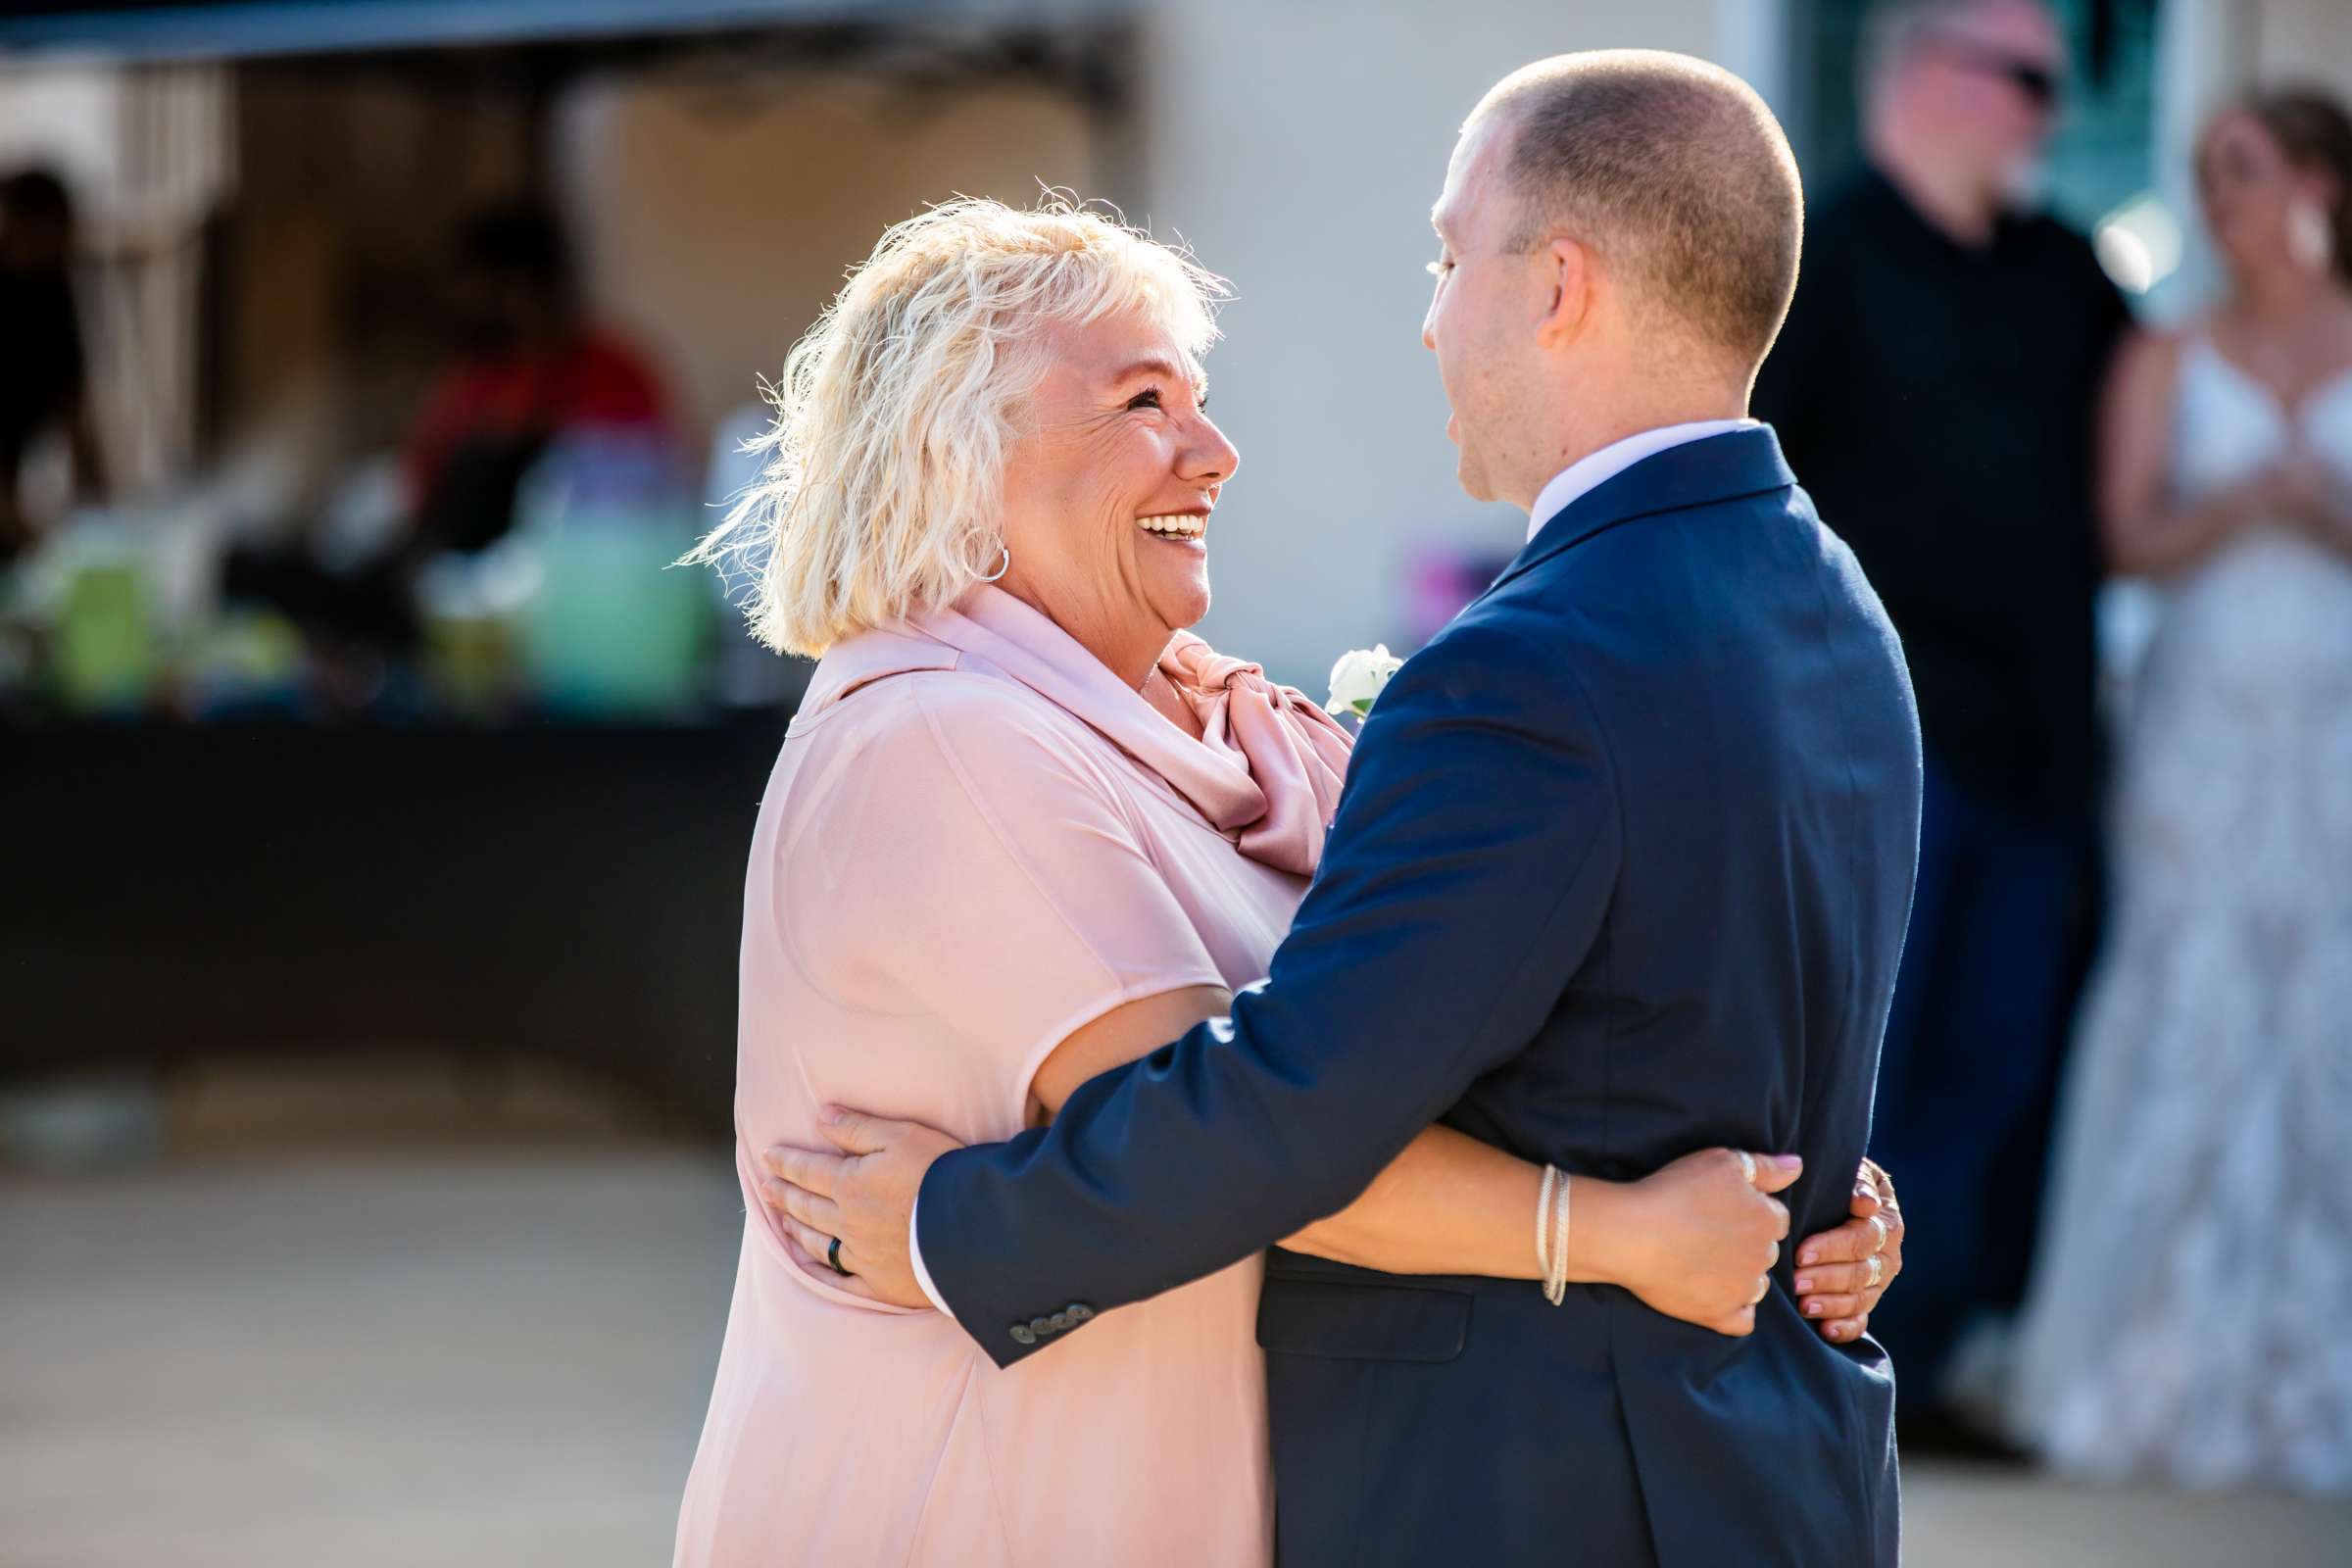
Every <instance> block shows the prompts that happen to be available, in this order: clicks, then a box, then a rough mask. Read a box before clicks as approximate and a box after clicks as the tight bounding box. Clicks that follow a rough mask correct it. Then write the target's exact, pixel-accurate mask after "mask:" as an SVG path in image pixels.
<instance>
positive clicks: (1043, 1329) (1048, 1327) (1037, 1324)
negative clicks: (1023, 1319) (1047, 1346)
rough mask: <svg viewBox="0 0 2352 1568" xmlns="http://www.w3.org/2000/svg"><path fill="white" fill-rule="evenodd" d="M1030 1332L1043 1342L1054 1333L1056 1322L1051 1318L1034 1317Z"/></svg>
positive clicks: (1030, 1321) (1031, 1321)
mask: <svg viewBox="0 0 2352 1568" xmlns="http://www.w3.org/2000/svg"><path fill="white" fill-rule="evenodd" d="M1029 1332H1030V1333H1032V1334H1034V1335H1036V1336H1037V1337H1038V1338H1039V1339H1041V1340H1042V1339H1044V1338H1045V1337H1046V1336H1047V1335H1049V1334H1051V1333H1053V1332H1054V1320H1053V1319H1052V1318H1050V1317H1033V1318H1031V1319H1030V1320H1029Z"/></svg>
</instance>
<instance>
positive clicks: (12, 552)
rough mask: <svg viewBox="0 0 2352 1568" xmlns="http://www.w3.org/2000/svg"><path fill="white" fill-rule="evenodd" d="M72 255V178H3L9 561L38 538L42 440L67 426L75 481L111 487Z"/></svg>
mask: <svg viewBox="0 0 2352 1568" xmlns="http://www.w3.org/2000/svg"><path fill="white" fill-rule="evenodd" d="M0 356H5V359H4V362H0V363H4V364H5V372H6V373H5V374H0V565H5V564H7V563H9V562H10V561H13V560H15V559H16V558H17V557H18V556H20V555H22V554H23V553H24V552H25V550H26V549H27V548H29V547H30V545H31V544H32V541H33V533H34V526H35V524H34V521H33V519H32V517H31V516H30V515H27V513H26V510H25V497H24V495H23V488H24V485H23V480H24V468H25V456H26V454H27V453H28V452H29V451H30V450H31V448H32V446H33V445H34V443H35V442H37V441H39V440H41V439H42V438H43V437H45V436H49V435H53V434H62V435H63V436H64V437H65V438H66V441H67V444H68V450H69V453H70V456H71V459H72V462H73V486H74V489H75V490H76V491H77V492H79V493H81V494H83V495H88V496H96V495H99V494H101V493H103V492H104V490H105V488H106V465H105V459H104V456H103V454H102V452H101V449H100V447H99V444H98V424H97V420H96V418H95V417H94V416H93V414H92V411H91V405H90V385H89V367H88V360H87V357H86V355H85V354H84V352H83V349H82V335H81V321H80V314H79V312H78V311H77V310H76V309H75V306H74V301H73V199H72V197H71V196H69V195H68V193H67V191H66V185H65V181H63V180H62V179H60V178H58V176H57V175H55V174H53V173H51V172H48V171H47V170H45V169H28V170H25V171H23V172H19V173H16V174H13V175H11V176H9V177H8V178H6V179H4V180H0Z"/></svg>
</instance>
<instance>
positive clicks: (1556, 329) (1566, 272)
mask: <svg viewBox="0 0 2352 1568" xmlns="http://www.w3.org/2000/svg"><path fill="white" fill-rule="evenodd" d="M1538 259H1539V261H1540V263H1541V266H1542V270H1543V278H1544V284H1545V286H1546V288H1547V290H1548V292H1547V294H1546V296H1545V305H1544V315H1543V317H1542V319H1540V320H1539V321H1538V322H1537V323H1536V341H1537V342H1538V343H1539V344H1541V345H1543V346H1544V348H1547V349H1551V348H1558V347H1559V346H1560V345H1561V344H1563V343H1566V342H1568V341H1569V340H1570V339H1572V338H1574V337H1575V336H1576V334H1577V333H1578V332H1579V331H1581V330H1583V328H1584V325H1585V321H1586V320H1587V319H1588V318H1589V317H1590V316H1591V315H1592V312H1593V281H1594V280H1593V253H1592V252H1591V251H1589V250H1587V249H1586V248H1585V247H1584V246H1583V245H1581V244H1579V243H1578V242H1577V241H1575V240H1572V239H1566V238H1556V237H1555V238H1553V239H1552V240H1550V241H1548V242H1547V243H1546V244H1545V245H1544V249H1543V250H1542V251H1540V252H1539V253H1538Z"/></svg>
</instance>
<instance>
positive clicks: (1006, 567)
mask: <svg viewBox="0 0 2352 1568" xmlns="http://www.w3.org/2000/svg"><path fill="white" fill-rule="evenodd" d="M997 548H998V549H999V550H1002V551H1004V552H1005V559H1004V560H1003V561H1000V562H998V563H997V569H996V570H994V571H992V572H990V573H989V574H988V575H987V576H985V577H983V578H981V579H980V580H981V581H982V582H995V581H996V580H997V579H998V578H1000V577H1002V576H1004V575H1005V573H1006V572H1008V571H1010V570H1011V569H1012V547H1011V546H1010V545H1007V544H999V545H998V546H997Z"/></svg>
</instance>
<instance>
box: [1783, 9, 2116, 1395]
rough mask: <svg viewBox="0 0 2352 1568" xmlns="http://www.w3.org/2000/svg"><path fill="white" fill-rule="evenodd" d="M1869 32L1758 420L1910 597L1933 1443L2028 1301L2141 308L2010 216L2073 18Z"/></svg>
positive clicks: (1920, 1252)
mask: <svg viewBox="0 0 2352 1568" xmlns="http://www.w3.org/2000/svg"><path fill="white" fill-rule="evenodd" d="M1872 20H1873V24H1874V31H1873V34H1872V36H1871V40H1870V48H1871V51H1872V53H1871V56H1870V59H1869V61H1868V64H1867V70H1868V73H1869V74H1868V102H1867V105H1866V110H1865V113H1866V115H1867V129H1866V134H1867V143H1866V145H1867V152H1868V158H1869V165H1870V167H1869V169H1868V170H1867V171H1866V172H1864V173H1863V175H1862V176H1861V177H1860V179H1859V180H1858V181H1856V183H1855V184H1854V185H1853V187H1852V188H1850V189H1848V190H1846V191H1844V192H1842V193H1840V194H1839V195H1838V196H1837V197H1836V198H1835V199H1834V200H1832V201H1830V202H1829V203H1828V204H1827V205H1826V206H1824V207H1823V208H1822V209H1821V210H1820V211H1819V212H1818V213H1817V215H1816V217H1815V219H1814V221H1813V223H1812V225H1811V230H1812V231H1811V233H1810V234H1809V235H1808V243H1807V245H1806V262H1805V269H1804V272H1803V275H1802V277H1801V278H1800V279H1799V281H1798V285H1797V291H1796V300H1795V304H1794V307H1793V308H1792V310H1791V312H1790V315H1789V324H1788V327H1787V329H1786V330H1784V331H1783V332H1782V334H1781V338H1780V345H1779V347H1778V348H1776V349H1775V350H1774V352H1773V354H1772V357H1771V358H1770V359H1769V360H1767V361H1766V362H1765V365H1764V368H1763V373H1762V376H1761V378H1760V380H1759V381H1758V383H1757V386H1756V390H1755V400H1754V409H1755V413H1756V417H1759V418H1762V419H1768V420H1770V421H1771V422H1772V423H1773V424H1774V425H1775V426H1776V427H1777V428H1778V429H1779V431H1780V434H1781V440H1782V443H1783V445H1784V446H1785V448H1786V449H1787V451H1788V454H1789V463H1790V465H1791V466H1793V467H1794V468H1795V470H1796V472H1797V475H1798V477H1799V479H1800V481H1801V482H1802V483H1803V484H1804V486H1805V488H1806V489H1807V490H1808V491H1810V492H1811V494H1812V495H1813V497H1814V499H1815V501H1816V503H1817V504H1818V505H1819V507H1820V509H1821V514H1822V516H1823V518H1824V519H1825V520H1826V521H1828V523H1829V524H1830V525H1831V526H1832V527H1833V528H1836V529H1837V530H1838V532H1839V533H1841V534H1842V535H1843V536H1844V537H1845V538H1846V540H1847V541H1848V542H1850V543H1851V544H1852V546H1853V548H1854V551H1855V553H1856V554H1857V555H1858V556H1859V557H1860V558H1861V561H1862V564H1863V567H1864V569H1865V570H1866V571H1868V573H1869V574H1870V578H1871V581H1872V583H1873V584H1874V585H1876V587H1877V588H1878V590H1879V593H1880V594H1881V595H1882V596H1883V597H1884V598H1885V600H1886V604H1887V612H1888V613H1889V614H1890V615H1891V616H1892V617H1893V619H1894V623H1895V626H1896V628H1897V629H1898V630H1899V631H1900V632H1901V633H1902V637H1903V645H1904V652H1905V653H1906V654H1907V656H1908V657H1909V660H1910V663H1911V676H1912V680H1913V681H1914V683H1915V684H1916V687H1917V690H1918V695H1919V706H1920V722H1921V727H1922V729H1923V731H1924V732H1925V736H1926V742H1927V790H1926V799H1925V803H1924V807H1923V821H1922V826H1921V845H1920V861H1919V883H1918V891H1917V894H1916V896H1915V901H1914V905H1913V912H1912V917H1911V930H1910V937H1909V942H1908V945H1907V947H1906V949H1905V952H1904V955H1903V965H1902V971H1901V977H1900V980H1899V981H1898V983H1897V986H1896V989H1895V997H1894V1011H1893V1016H1892V1017H1891V1018H1890V1019H1889V1021H1888V1025H1887V1042H1886V1052H1885V1056H1884V1060H1883V1064H1882V1066H1881V1070H1880V1093H1879V1102H1878V1107H1879V1108H1878V1114H1877V1123H1876V1131H1875V1134H1874V1138H1873V1143H1872V1152H1873V1153H1874V1154H1876V1155H1877V1156H1878V1157H1879V1158H1881V1159H1884V1160H1886V1161H1887V1162H1888V1163H1889V1164H1890V1165H1891V1166H1892V1167H1893V1168H1894V1169H1896V1170H1899V1171H1901V1172H1902V1173H1903V1182H1904V1197H1905V1198H1906V1200H1908V1201H1909V1202H1910V1203H1911V1205H1912V1207H1913V1208H1914V1209H1915V1210H1916V1211H1917V1212H1919V1213H1921V1214H1925V1215H1931V1216H1933V1217H1934V1220H1935V1224H1934V1225H1933V1226H1923V1227H1922V1228H1921V1233H1922V1238H1923V1239H1922V1240H1921V1241H1920V1242H1919V1243H1918V1244H1917V1245H1916V1246H1915V1247H1914V1248H1913V1249H1912V1250H1911V1255H1910V1256H1909V1257H1907V1259H1906V1264H1907V1267H1906V1272H1905V1277H1904V1280H1903V1286H1904V1292H1903V1299H1902V1300H1900V1301H1898V1302H1896V1303H1894V1304H1893V1306H1892V1307H1891V1308H1890V1309H1889V1310H1888V1311H1887V1313H1886V1314H1884V1316H1883V1318H1882V1319H1881V1323H1882V1332H1883V1337H1884V1338H1885V1340H1886V1342H1887V1347H1888V1348H1889V1349H1890V1350H1891V1351H1892V1352H1893V1353H1894V1355H1895V1358H1896V1364H1897V1365H1898V1366H1900V1367H1901V1368H1902V1372H1903V1381H1904V1383H1905V1385H1906V1390H1905V1393H1906V1398H1905V1401H1904V1402H1905V1406H1906V1408H1907V1410H1908V1411H1910V1412H1911V1413H1912V1414H1913V1415H1914V1416H1916V1417H1918V1418H1920V1419H1918V1420H1916V1421H1914V1422H1911V1423H1908V1424H1909V1425H1910V1426H1911V1430H1912V1431H1913V1432H1914V1433H1915V1434H1917V1435H1919V1436H1923V1437H1930V1438H1933V1437H1934V1436H1936V1435H1940V1434H1941V1433H1942V1432H1945V1431H1948V1429H1949V1417H1948V1415H1947V1413H1946V1412H1944V1411H1943V1410H1941V1409H1939V1408H1937V1405H1938V1402H1939V1390H1940V1384H1941V1379H1942V1375H1943V1373H1944V1371H1945V1370H1946V1362H1947V1360H1948V1358H1949V1354H1950V1351H1951V1349H1952V1347H1953V1345H1954V1343H1955V1341H1956V1340H1957V1338H1958V1336H1959V1334H1960V1332H1961V1330H1962V1329H1963V1328H1964V1327H1965V1326H1966V1325H1967V1322H1968V1320H1969V1319H1970V1317H1971V1316H1972V1315H1973V1314H1974V1312H1975V1311H1976V1310H1977V1309H1978V1308H1979V1307H1985V1306H1999V1305H2003V1304H2014V1302H2015V1298H2016V1294H2017V1291H2018V1289H2019V1288H2020V1286H2021V1285H2022V1281H2023V1276H2024V1271H2025V1263H2026V1259H2027V1256H2028V1254H2029V1249H2030V1247H2031V1244H2032V1228H2033V1221H2034V1213H2035V1210H2036V1209H2037V1207H2038V1201H2039V1192H2040V1183H2041V1175H2042V1166H2043V1157H2044V1150H2045V1148H2046V1143H2047V1138H2048V1122H2049V1109H2048V1105H2049V1098H2050V1095H2051V1092H2052V1087H2053V1085H2054V1083H2055V1081H2056V1075H2057V1067H2058V1057H2059V1055H2060V1051H2061V1045H2062V1042H2063V1041H2064V1039H2065V1037H2066V1033H2067V1028H2068V1022H2069V1015H2070V1013H2071V1011H2072V1005H2073V1001H2074V994H2075V991H2076V988H2077V987H2078V986H2079V984H2080V977H2081V968H2082V929H2081V927H2082V919H2083V914H2084V911H2085V910H2086V909H2087V908H2088V907H2092V903H2093V900H2094V899H2095V886H2096V867H2097V837H2096V833H2095V828H2094V811H2095V806H2096V798H2097V780H2098V773H2099V767H2098V759H2099V750H2100V748H2099V735H2098V727H2097V719H2096V711H2095V704H2094V681H2095V649H2094V638H2093V621H2092V613H2093V607H2094V601H2095V598H2096V594H2097V590H2098V585H2099V579H2100V576H2101V572H2102V567H2101V562H2100V554H2099V544H2098V536H2097V531H2096V529H2097V523H2096V516H2095V513H2094V508H2093V496H2092V487H2093V478H2092V472H2093V448H2092V435H2093V425H2094V421H2095V409H2096V404H2097V401H2098V396H2099V392H2100V388H2101V385H2102V382H2103V379H2104V376H2105V371H2106V367H2107V362H2108V359H2109V356H2110V353H2111V351H2112V349H2113V348H2114V346H2115V344H2116V342H2117V341H2118V338H2119V336H2120V334H2121V332H2122V329H2123V327H2124V326H2125V324H2126V320H2127V316H2126V312H2125V309H2124V306H2123V302H2122V300H2121V298H2120V296H2119V295H2118V294H2117V292H2116V290H2115V288H2114V286H2113V285H2112V284H2110V283H2109V282H2108V281H2107V279H2106V277H2105V276H2104V275H2103V274H2102V273H2101V272H2100V270H2099V268H2098V265H2097V262H2096V261H2095V260H2094V258H2093V256H2092V254H2091V250H2090V247H2089V246H2088V245H2087V244H2086V243H2084V242H2083V240H2082V238H2080V237H2079V236H2077V235H2076V234H2074V233H2072V232H2071V231H2069V230H2067V229H2066V228H2064V227H2062V226H2060V225H2059V224H2058V223H2057V222H2056V221H2052V220H2050V219H2048V218H2044V217H2038V216H2024V215H2020V214H2018V213H2015V212H2013V211H2012V210H2011V202H2012V192H2013V191H2014V190H2015V189H2016V188H2017V186H2018V184H2019V183H2020V180H2021V176H2022V175H2023V174H2024V173H2025V172H2027V171H2028V169H2029V168H2030V166H2031V164H2032V162H2033V160H2034V156H2035V155H2036V153H2037V152H2038V150H2039V148H2040V146H2041V144H2042V142H2043V141H2044V139H2045V138H2046V136H2047V135H2048V132H2049V130H2050V126H2051V122H2052V118H2053V113H2054V110H2055V108H2056V100H2057V93H2058V87H2059V82H2060V79H2061V75H2062V73H2063V71H2064V69H2065V51H2064V45H2063V43H2062V40H2061V38H2060V36H2059V32H2058V29H2057V26H2056V25H2055V24H2054V22H2053V21H2052V19H2051V17H2050V15H2049V14H2048V12H2047V11H2046V10H2045V9H2044V8H2043V7H2042V6H2041V5H2039V4H2037V3H2033V0H1927V3H1922V0H1909V3H1904V4H1897V5H1891V6H1887V7H1886V8H1883V9H1882V11H1881V12H1880V13H1879V14H1877V15H1876V16H1874V18H1873V19H1872ZM1987 497H1990V498H1993V499H1992V500H1991V501H1990V502H1989V504H1988V502H1987V499H1986V498H1987ZM1930 1230H1933V1232H1934V1234H1933V1236H1929V1235H1927V1232H1928V1231H1930Z"/></svg>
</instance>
